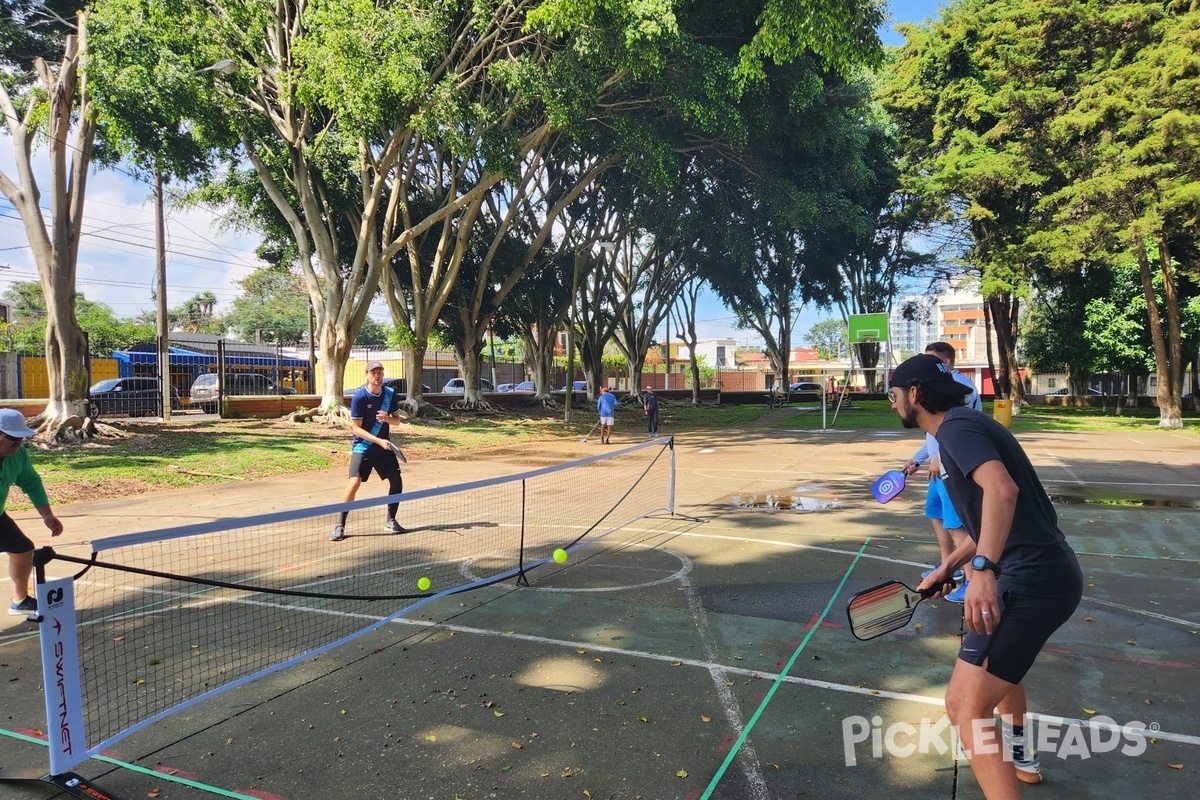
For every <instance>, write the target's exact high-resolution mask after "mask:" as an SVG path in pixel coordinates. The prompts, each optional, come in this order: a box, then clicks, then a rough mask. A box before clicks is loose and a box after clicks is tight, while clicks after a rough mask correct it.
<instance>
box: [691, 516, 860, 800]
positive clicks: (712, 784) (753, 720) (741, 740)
mask: <svg viewBox="0 0 1200 800" xmlns="http://www.w3.org/2000/svg"><path fill="white" fill-rule="evenodd" d="M870 543H871V540H870V539H869V538H868V539H866V540H864V541H863V543H862V547H860V548H858V553H856V554H855V556H854V560H853V561H851V562H850V566H848V567H846V574H845V575H843V576H842V580H841V582H840V583H838V585H837V588H836V589H834V591H833V595H832V596H830V598H829V602H828V603H826V604H825V610H824V611H822V612H821V616H820V617H818V618H817V621H816V622H814V623H813V626H812V627H811V628H809V629H808V633H806V634H804V639H803V640H802V641H801V642H800V646H799V647H797V648H796V652H794V653H792V657H791V658H790V659H788V662H787V664H785V665H784V667H783V669H781V670H779V674H778V675H776V676H775V682H774V683H773V684H771V688H770V690H768V691H767V696H766V697H764V698H763V700H762V702H761V703H759V704H758V708H757V709H756V710H755V712H754V715H753V716H752V717H750V721H749V722H747V723H746V727H744V728H742V735H741V736H739V737H738V739H737V741H736V742H734V744H733V747H731V748H729V755H727V756H725V761H724V763H722V764H721V768H720V769H718V770H717V774H716V775H713V778H712V780H711V781H709V783H708V788H707V789H705V790H704V794H702V795H700V800H708V798H710V797H712V793H713V791H714V790H716V788H717V784H718V783H720V782H721V778H723V777H724V776H725V770H727V769H729V765H730V764H732V763H733V759H734V758H736V757H737V754H738V751H739V750H741V749H742V745H743V744H745V743H746V739H747V738H749V736H750V730H751V729H752V728H753V727H754V726H755V724H757V723H758V718H759V717H761V716H762V713H763V712H764V711H766V709H767V703H770V702H771V698H772V697H774V696H775V692H776V691H777V690H778V689H779V687H780V686H782V685H783V680H784V678H786V677H787V674H788V673H789V672H791V671H792V665H793V664H795V663H796V659H798V658H799V657H800V654H801V653H802V652H804V648H805V647H806V646H807V645H808V642H809V640H810V639H812V637H813V634H814V633H816V632H817V629H819V628H820V627H821V623H822V622H824V621H825V617H827V616H828V615H829V610H830V609H831V608H833V601H834V600H837V599H838V595H840V594H841V593H842V587H843V586H845V585H846V581H847V580H849V579H850V573H851V572H853V571H854V567H855V565H856V564H858V560H859V559H860V558H862V554H863V553H864V552H866V549H867V545H869V544H870Z"/></svg>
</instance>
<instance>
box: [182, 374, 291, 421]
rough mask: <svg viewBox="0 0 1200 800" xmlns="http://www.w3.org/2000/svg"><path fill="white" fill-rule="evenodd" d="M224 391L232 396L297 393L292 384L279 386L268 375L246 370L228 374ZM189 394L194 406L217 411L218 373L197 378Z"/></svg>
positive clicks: (207, 412)
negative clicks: (246, 371)
mask: <svg viewBox="0 0 1200 800" xmlns="http://www.w3.org/2000/svg"><path fill="white" fill-rule="evenodd" d="M224 391H225V394H227V395H229V396H231V397H237V396H239V395H247V394H275V395H288V394H295V393H296V390H295V389H293V388H292V387H290V386H279V385H276V384H274V383H272V382H271V379H270V378H268V377H267V376H266V375H257V374H255V373H245V372H243V373H236V372H235V373H229V374H227V375H226V376H225V379H224ZM188 395H189V397H190V399H191V403H192V405H193V406H196V407H198V408H200V409H202V410H203V411H204V413H206V414H213V413H215V412H216V410H217V403H218V401H219V400H220V399H221V398H220V393H219V392H218V390H217V376H216V373H210V374H208V375H201V376H200V377H199V378H196V380H195V382H194V383H192V388H191V391H190V392H188Z"/></svg>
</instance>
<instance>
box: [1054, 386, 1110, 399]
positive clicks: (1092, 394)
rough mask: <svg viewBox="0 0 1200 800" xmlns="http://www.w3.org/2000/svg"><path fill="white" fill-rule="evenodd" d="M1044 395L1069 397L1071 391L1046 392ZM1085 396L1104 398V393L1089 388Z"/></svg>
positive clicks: (1056, 390)
mask: <svg viewBox="0 0 1200 800" xmlns="http://www.w3.org/2000/svg"><path fill="white" fill-rule="evenodd" d="M1046 394H1047V395H1063V394H1065V395H1070V394H1071V390H1070V389H1055V390H1054V391H1053V392H1046ZM1087 394H1088V396H1089V397H1103V396H1104V392H1102V391H1100V390H1099V389H1092V388H1091V387H1088V390H1087Z"/></svg>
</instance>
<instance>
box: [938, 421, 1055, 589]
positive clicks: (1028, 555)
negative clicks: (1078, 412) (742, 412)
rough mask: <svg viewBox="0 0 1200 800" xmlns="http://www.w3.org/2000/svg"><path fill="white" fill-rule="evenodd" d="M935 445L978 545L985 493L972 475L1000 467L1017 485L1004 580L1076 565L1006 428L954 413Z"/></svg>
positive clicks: (958, 508) (954, 498)
mask: <svg viewBox="0 0 1200 800" xmlns="http://www.w3.org/2000/svg"><path fill="white" fill-rule="evenodd" d="M937 441H938V449H939V452H940V453H941V456H942V465H943V466H944V467H945V469H946V491H947V492H948V493H949V495H950V500H951V502H953V503H954V509H955V510H956V511H957V512H958V515H959V517H961V518H962V521H963V525H964V527H966V529H967V534H968V535H969V536H970V537H971V539H973V540H974V541H975V542H977V543H978V541H979V523H980V520H981V519H982V517H983V489H981V488H980V487H979V485H978V484H977V483H975V482H974V481H973V480H971V473H972V472H974V470H975V468H976V467H978V466H979V465H980V464H984V463H986V462H988V461H999V462H1001V463H1002V464H1003V465H1004V468H1005V469H1006V470H1008V474H1009V475H1010V476H1011V477H1012V480H1013V483H1015V484H1016V485H1017V489H1018V490H1019V494H1018V495H1017V507H1016V509H1015V510H1014V513H1013V521H1012V528H1011V530H1009V533H1008V540H1007V541H1006V542H1005V543H1004V552H1003V553H1001V554H1000V568H1001V571H1002V573H1003V575H1005V576H1007V577H1009V578H1010V579H1015V580H1022V579H1025V580H1027V581H1032V580H1034V579H1037V580H1040V579H1042V578H1043V577H1045V576H1047V575H1048V574H1050V573H1053V572H1057V570H1058V569H1059V568H1060V567H1061V566H1063V564H1064V563H1067V562H1073V561H1074V560H1075V559H1074V554H1073V553H1072V551H1071V548H1070V546H1069V545H1068V544H1067V539H1066V537H1065V536H1063V533H1062V531H1061V530H1059V528H1058V514H1057V513H1056V512H1055V511H1054V506H1053V505H1052V504H1051V503H1050V498H1049V497H1047V496H1046V490H1045V489H1043V488H1042V483H1041V481H1040V480H1038V476H1037V473H1036V472H1035V471H1034V469H1033V464H1031V463H1030V462H1029V457H1028V456H1026V455H1025V451H1024V450H1022V449H1021V445H1020V444H1018V443H1017V440H1016V438H1015V437H1014V436H1013V435H1012V433H1010V432H1009V431H1008V429H1007V428H1005V427H1004V426H1003V425H1001V424H1000V423H998V422H996V421H995V420H993V419H992V418H991V417H989V416H987V415H986V414H982V413H980V412H978V411H973V410H971V409H969V408H952V409H950V410H949V411H947V412H946V416H945V417H944V418H943V419H942V424H941V426H940V427H939V428H938V432H937Z"/></svg>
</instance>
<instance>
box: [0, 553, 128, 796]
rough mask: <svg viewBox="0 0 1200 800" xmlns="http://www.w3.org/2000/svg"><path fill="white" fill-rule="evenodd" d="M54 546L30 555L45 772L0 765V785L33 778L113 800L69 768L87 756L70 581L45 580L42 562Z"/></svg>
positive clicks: (47, 559) (72, 581)
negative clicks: (42, 693) (45, 746)
mask: <svg viewBox="0 0 1200 800" xmlns="http://www.w3.org/2000/svg"><path fill="white" fill-rule="evenodd" d="M54 558H55V553H54V549H53V548H50V547H39V548H38V549H37V550H36V551H34V554H33V568H34V576H35V581H36V595H37V602H38V615H37V616H36V617H30V618H29V620H30V621H31V622H37V623H39V627H38V638H39V640H40V644H41V654H42V681H43V686H45V698H46V742H47V744H48V745H49V749H50V771H49V772H48V773H47V772H44V771H43V770H40V769H12V768H8V767H0V784H3V783H10V782H18V781H20V782H39V783H45V784H49V785H51V786H53V787H55V788H56V789H58V790H59V791H61V792H63V793H65V794H67V795H69V796H71V797H76V798H80V800H117V798H115V797H114V796H113V795H110V794H108V793H107V792H105V791H103V790H102V789H100V788H99V787H97V786H96V785H95V784H93V783H91V782H90V781H89V780H87V779H86V778H83V777H81V776H79V775H76V774H75V773H74V772H71V771H70V770H71V768H72V767H74V766H76V765H77V764H79V763H80V762H82V761H83V760H84V759H85V758H87V753H86V750H87V744H86V741H85V734H84V728H83V694H82V691H81V689H80V682H79V641H78V637H77V636H76V631H75V579H74V578H73V577H67V578H58V579H55V580H49V581H48V580H46V565H47V564H49V563H50V562H51V561H53V560H54Z"/></svg>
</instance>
